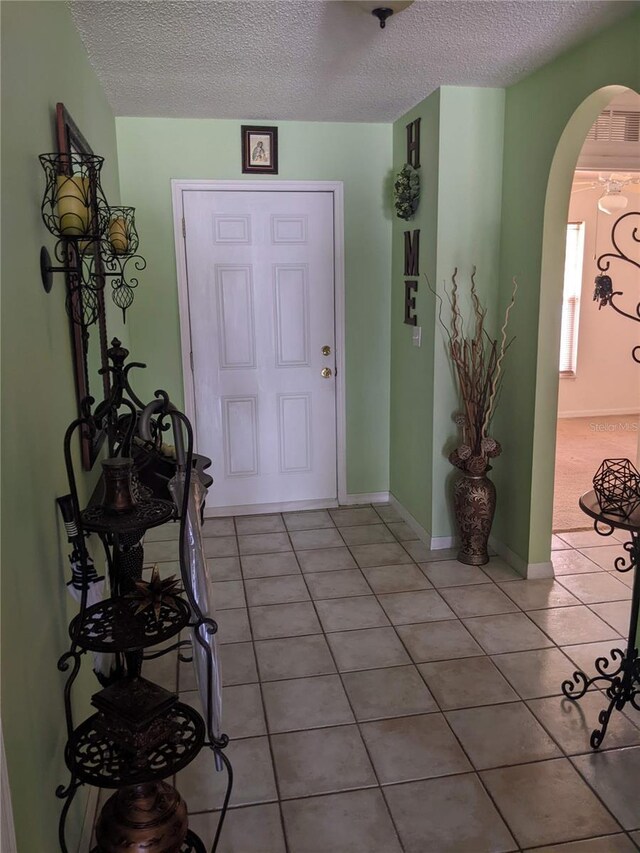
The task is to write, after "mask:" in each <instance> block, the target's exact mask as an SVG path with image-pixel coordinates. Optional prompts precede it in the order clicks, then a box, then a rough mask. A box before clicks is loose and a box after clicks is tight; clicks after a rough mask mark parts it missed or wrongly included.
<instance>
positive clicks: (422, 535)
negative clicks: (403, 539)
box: [389, 492, 446, 549]
mask: <svg viewBox="0 0 640 853" xmlns="http://www.w3.org/2000/svg"><path fill="white" fill-rule="evenodd" d="M389 503H390V504H391V506H392V507H393V508H394V509H395V511H396V512H397V513H398V515H400V516H401V517H402V519H403V521H404V522H405V523H406V524H408V525H409V527H410V528H411V529H412V530H413V532H414V533H415V534H416V536H417V537H418V539H420V541H421V542H424V544H425V545H426V546H427V548H429V549H431V534H430V533H429V531H428V530H425V529H424V527H423V526H422V525H421V524H420V523H419V522H418V521H416V520H415V518H414V517H413V516H412V515H411V513H410V512H409V510H408V509H406V508H405V507H404V506H403V505H402V504H401V503H400V501H399V500H398V498H397V497H396V496H395V495H394V494H393V493H392V492H389ZM445 547H446V546H445Z"/></svg>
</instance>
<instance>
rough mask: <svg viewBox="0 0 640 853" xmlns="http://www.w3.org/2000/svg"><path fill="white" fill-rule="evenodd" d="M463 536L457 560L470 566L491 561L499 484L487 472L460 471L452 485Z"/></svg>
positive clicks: (456, 512) (454, 502) (457, 519)
mask: <svg viewBox="0 0 640 853" xmlns="http://www.w3.org/2000/svg"><path fill="white" fill-rule="evenodd" d="M453 506H454V510H455V514H456V521H457V524H458V532H459V536H460V550H459V551H458V560H459V561H460V562H461V563H466V565H468V566H484V565H485V563H488V562H489V553H488V551H487V545H488V542H489V535H490V533H491V525H492V524H493V516H494V514H495V511H496V487H495V486H494V484H493V483H492V482H491V480H490V479H489V478H488V477H487V475H486V474H467V473H463V474H461V475H460V476H459V477H458V479H457V480H456V483H455V486H454V487H453Z"/></svg>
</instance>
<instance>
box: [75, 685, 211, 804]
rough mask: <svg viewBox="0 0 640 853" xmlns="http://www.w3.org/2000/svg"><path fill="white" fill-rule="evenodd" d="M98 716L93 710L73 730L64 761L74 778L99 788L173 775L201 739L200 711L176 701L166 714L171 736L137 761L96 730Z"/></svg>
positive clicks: (192, 754)
mask: <svg viewBox="0 0 640 853" xmlns="http://www.w3.org/2000/svg"><path fill="white" fill-rule="evenodd" d="M98 717H99V714H93V715H92V716H91V717H89V718H88V719H87V720H85V721H84V722H83V723H81V724H80V725H79V726H78V728H77V729H76V730H75V731H74V733H73V735H72V736H71V738H70V739H69V741H68V743H67V746H66V749H65V761H66V763H67V767H68V768H69V770H70V771H71V774H72V776H73V777H74V778H76V779H78V780H79V781H80V782H84V783H86V784H89V785H97V786H98V787H99V788H121V787H124V786H125V785H138V784H140V783H142V782H157V781H160V780H162V779H166V778H167V777H169V776H173V775H174V774H175V773H177V772H178V771H179V770H182V768H183V767H186V766H187V764H189V762H191V761H192V760H193V759H194V758H195V757H196V755H197V754H198V752H200V750H201V749H202V747H203V745H204V742H205V725H204V721H203V719H202V717H201V716H200V714H198V712H197V711H196V710H195V709H194V708H191V707H190V706H189V705H184V704H182V703H181V702H177V703H176V704H175V705H174V706H173V707H172V708H171V710H170V711H169V712H168V713H167V717H166V719H167V720H168V722H170V723H172V724H174V726H175V735H174V737H173V738H172V739H171V740H169V741H167V742H165V743H163V744H161V745H160V746H158V747H156V748H155V749H152V750H151V751H150V752H149V753H147V754H146V756H144V758H143V759H142V760H140V762H138V761H136V760H134V758H133V757H132V755H131V753H127V752H125V751H123V750H122V749H119V748H118V747H117V746H116V745H115V744H114V743H113V741H111V740H110V739H109V738H108V737H107V736H106V735H105V734H104V733H103V732H102V731H101V730H100V727H99V725H96V722H97V719H98Z"/></svg>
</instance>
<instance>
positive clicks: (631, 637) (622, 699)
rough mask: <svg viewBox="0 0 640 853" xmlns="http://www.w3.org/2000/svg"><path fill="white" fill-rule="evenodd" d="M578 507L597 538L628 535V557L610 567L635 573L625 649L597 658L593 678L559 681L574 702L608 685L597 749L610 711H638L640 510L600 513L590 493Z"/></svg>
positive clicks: (593, 742) (579, 673)
mask: <svg viewBox="0 0 640 853" xmlns="http://www.w3.org/2000/svg"><path fill="white" fill-rule="evenodd" d="M580 508H581V509H582V511H583V512H585V513H586V514H587V515H588V516H590V517H591V518H593V520H594V525H593V526H594V529H595V531H596V533H599V534H600V536H611V534H612V533H613V531H614V530H625V531H627V532H628V533H629V534H630V539H629V541H628V542H625V543H624V545H623V547H624V550H625V551H626V552H627V555H628V556H625V555H622V556H620V557H616V559H615V562H614V568H615V570H616V571H618V572H635V575H634V579H633V591H632V593H631V615H630V617H629V633H628V639H627V644H626V649H625V650H623V649H620V648H613V649H611V652H610V653H609V655H608V656H606V657H599V658H597V659H596V662H595V668H596V672H597V675H594V676H592V677H591V678H589V677H588V676H587V675H586V674H585V673H584V672H582V671H581V670H577V671H576V672H574V674H573V677H572V678H571V679H567V680H566V681H563V682H562V692H563V693H564V695H565V696H566V697H567V698H568V699H573V700H574V701H575V700H577V699H581V698H582V697H583V696H584V694H585V693H586V692H587V690H588V689H589V687H591V685H592V684H595V685H599V684H600V683H604V684H608V685H609V686H608V687H607V688H606V690H605V693H606V695H607V697H608V699H609V704H608V705H607V707H606V708H605V709H604V710H603V711H601V712H600V713H599V715H598V723H599V724H600V727H599V728H596V729H594V730H593V732H592V733H591V739H590V744H591V747H592V749H598V747H599V746H600V745H601V744H602V741H603V740H604V737H605V734H606V733H607V726H608V725H609V719H610V718H611V714H612V713H613V710H614V709H615V710H616V711H621V710H622V709H623V708H624V706H625V705H626V704H627V703H631V705H632V706H633V707H634V708H635V709H636V710H637V711H640V656H639V655H638V640H637V634H638V613H639V611H640V571H639V570H638V567H639V566H640V508H637V509H635V510H634V511H633V512H632V513H631V515H629V516H628V517H627V518H620V517H618V516H615V515H609V514H608V513H603V512H602V511H601V509H600V506H599V504H598V500H597V498H596V495H595V492H593V491H591V492H587V493H586V494H584V495H582V497H581V498H580Z"/></svg>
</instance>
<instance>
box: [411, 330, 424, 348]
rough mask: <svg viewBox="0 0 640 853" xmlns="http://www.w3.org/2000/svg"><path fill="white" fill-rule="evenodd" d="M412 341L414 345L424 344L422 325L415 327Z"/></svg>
mask: <svg viewBox="0 0 640 853" xmlns="http://www.w3.org/2000/svg"><path fill="white" fill-rule="evenodd" d="M411 343H412V344H413V345H414V347H419V346H422V326H414V327H413V333H412V335H411Z"/></svg>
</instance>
